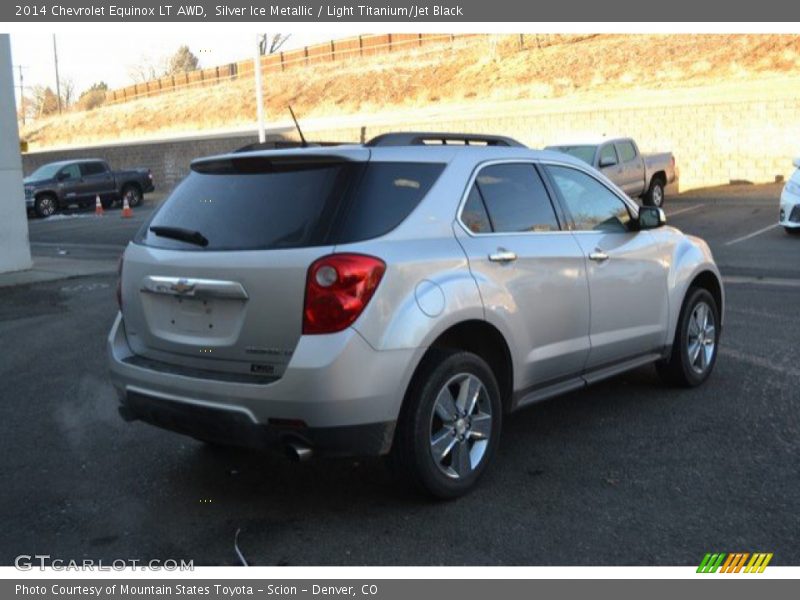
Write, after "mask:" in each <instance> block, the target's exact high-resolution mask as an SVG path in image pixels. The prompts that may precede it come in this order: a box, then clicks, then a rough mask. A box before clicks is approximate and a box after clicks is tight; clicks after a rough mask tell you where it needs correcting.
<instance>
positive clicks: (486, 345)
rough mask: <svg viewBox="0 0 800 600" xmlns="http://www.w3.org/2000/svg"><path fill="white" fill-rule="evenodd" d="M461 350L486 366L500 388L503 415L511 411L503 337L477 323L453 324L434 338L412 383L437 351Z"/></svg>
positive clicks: (511, 374) (484, 323) (509, 370)
mask: <svg viewBox="0 0 800 600" xmlns="http://www.w3.org/2000/svg"><path fill="white" fill-rule="evenodd" d="M441 350H462V351H466V352H471V353H473V354H476V355H478V356H480V357H481V358H482V359H483V360H485V361H486V363H487V364H488V365H489V368H490V369H491V370H492V372H493V373H494V376H495V378H496V379H497V384H498V387H499V388H500V396H501V401H502V403H503V409H504V411H508V410H509V409H510V407H511V399H512V396H513V389H514V364H513V359H512V357H511V350H510V348H509V346H508V342H507V341H506V339H505V336H503V334H502V333H501V332H500V330H499V329H497V328H496V327H495V326H494V325H492V324H491V323H489V322H488V321H484V320H481V319H468V320H465V321H460V322H458V323H455V324H453V325H451V326H450V327H448V328H447V329H445V330H444V331H442V332H441V333H439V334H438V336H437V337H436V338H435V339H434V340H433V341H432V342H431V344H430V345H429V346H428V349H427V350H426V351H425V353H424V354H423V355H422V357H421V358H420V360H419V362H418V364H417V365H416V368H415V370H414V375H413V376H412V381H413V380H414V378H415V377H416V376H417V373H418V372H419V370H420V368H421V366H422V365H423V364H425V362H426V361H427V360H428V359H429V358H430V357H431V355H433V354H434V353H436V352H437V351H441Z"/></svg>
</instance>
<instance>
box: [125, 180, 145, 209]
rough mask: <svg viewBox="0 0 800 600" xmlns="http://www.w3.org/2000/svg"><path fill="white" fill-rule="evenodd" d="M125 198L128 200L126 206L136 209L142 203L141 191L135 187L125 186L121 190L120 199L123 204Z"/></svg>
mask: <svg viewBox="0 0 800 600" xmlns="http://www.w3.org/2000/svg"><path fill="white" fill-rule="evenodd" d="M126 197H127V198H128V206H130V207H131V208H136V207H137V206H139V205H140V204H141V203H142V190H141V189H139V187H138V186H136V185H126V186H125V187H124V188H122V195H121V198H122V201H123V203H124V202H125V198H126Z"/></svg>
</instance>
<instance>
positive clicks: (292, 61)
mask: <svg viewBox="0 0 800 600" xmlns="http://www.w3.org/2000/svg"><path fill="white" fill-rule="evenodd" d="M499 37H501V36H495V35H486V34H451V33H385V34H377V35H359V36H356V37H351V38H345V39H340V40H331V41H329V42H324V43H321V44H316V45H313V46H304V47H302V48H297V49H294V50H288V51H285V52H275V53H273V54H268V55H266V56H262V57H261V69H262V73H264V74H269V73H279V72H282V71H287V70H290V69H293V68H297V67H303V66H311V65H319V64H324V63H336V62H337V61H338V62H344V61H348V60H354V59H357V58H360V57H368V56H376V55H380V54H388V53H391V52H396V51H406V50H412V49H415V48H420V47H423V46H427V47H429V51H432V52H438V51H444V50H445V49H446V48H452V47H455V46H456V45H461V44H462V43H470V42H472V43H476V42H477V43H484V42H485V41H486V40H488V42H489V51H493V49H494V46H495V43H496V41H497V39H498V38H499ZM502 37H505V38H506V39H507V40H509V41H513V43H514V45H516V46H518V47H519V48H520V49H523V48H539V49H541V48H545V47H547V46H551V45H554V44H560V43H568V42H575V41H579V40H581V39H586V38H589V37H594V35H593V34H517V35H515V36H502ZM440 49H441V50H440ZM253 67H254V65H253V61H252V60H243V61H239V62H235V63H229V64H226V65H219V66H216V67H209V68H206V69H198V70H195V71H189V72H186V73H179V74H176V75H168V76H165V77H161V78H159V79H153V80H151V81H146V82H144V83H136V84H133V85H129V86H127V87H124V88H118V89H114V90H109V91H108V92H106V102H105V103H106V104H115V103H120V102H127V101H129V100H134V99H136V98H143V97H148V96H157V95H160V94H166V93H171V92H176V91H181V90H186V89H191V88H194V87H202V86H213V85H218V84H221V83H226V82H229V81H233V80H235V79H239V78H248V77H252V76H253V72H254V68H253Z"/></svg>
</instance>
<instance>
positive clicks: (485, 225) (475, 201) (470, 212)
mask: <svg viewBox="0 0 800 600" xmlns="http://www.w3.org/2000/svg"><path fill="white" fill-rule="evenodd" d="M461 222H462V223H464V225H466V226H467V229H469V230H470V231H471V232H472V233H491V232H492V224H491V222H490V221H489V213H487V212H486V205H484V203H483V198H481V193H480V192H479V191H478V186H477V185H473V186H472V189H471V190H470V192H469V196H467V202H466V204H464V210H463V211H461Z"/></svg>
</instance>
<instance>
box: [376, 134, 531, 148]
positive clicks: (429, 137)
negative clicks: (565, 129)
mask: <svg viewBox="0 0 800 600" xmlns="http://www.w3.org/2000/svg"><path fill="white" fill-rule="evenodd" d="M448 142H454V143H453V144H452V145H465V146H470V145H473V144H474V145H476V146H509V147H512V146H513V147H517V148H525V145H524V144H521V143H520V142H518V141H517V140H515V139H512V138H510V137H505V136H502V135H483V134H476V133H434V132H430V131H408V132H399V133H384V134H382V135H379V136H377V137H374V138H372V139H371V140H370V141H368V142H367V143H366V145H367V146H370V147H376V146H425V145H448Z"/></svg>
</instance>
